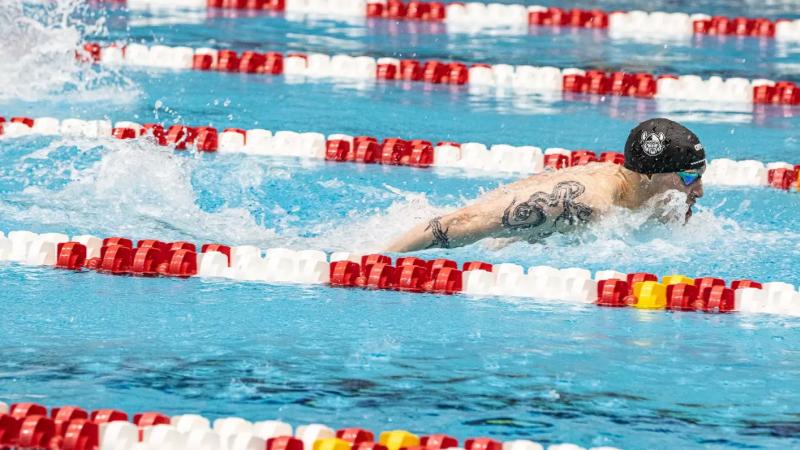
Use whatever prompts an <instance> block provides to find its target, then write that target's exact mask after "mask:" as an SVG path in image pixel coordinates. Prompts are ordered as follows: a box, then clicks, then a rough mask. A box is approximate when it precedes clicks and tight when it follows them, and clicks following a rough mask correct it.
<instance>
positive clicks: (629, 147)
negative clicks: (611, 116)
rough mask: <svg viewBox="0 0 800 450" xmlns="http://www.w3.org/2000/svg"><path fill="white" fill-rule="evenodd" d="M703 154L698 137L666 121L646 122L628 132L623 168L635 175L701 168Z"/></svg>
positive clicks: (704, 161)
mask: <svg viewBox="0 0 800 450" xmlns="http://www.w3.org/2000/svg"><path fill="white" fill-rule="evenodd" d="M705 163H706V152H705V150H704V149H703V144H701V143H700V139H698V138H697V135H695V134H694V133H692V132H691V131H689V129H688V128H686V127H684V126H683V125H681V124H679V123H677V122H673V121H671V120H669V119H661V118H659V119H650V120H645V121H644V122H642V123H640V124H639V125H637V126H636V128H634V129H633V130H631V134H630V135H628V141H627V142H626V143H625V167H626V168H628V169H630V170H632V171H634V172H638V173H643V174H652V173H669V172H680V171H683V170H692V169H700V168H702V167H703V166H704V165H705Z"/></svg>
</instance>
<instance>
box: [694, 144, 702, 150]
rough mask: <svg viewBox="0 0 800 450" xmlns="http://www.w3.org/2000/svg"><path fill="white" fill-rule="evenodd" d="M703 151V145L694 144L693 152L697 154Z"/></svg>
mask: <svg viewBox="0 0 800 450" xmlns="http://www.w3.org/2000/svg"><path fill="white" fill-rule="evenodd" d="M700 150H703V144H694V151H696V152H699V151H700Z"/></svg>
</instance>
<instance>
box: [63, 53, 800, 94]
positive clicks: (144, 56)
mask: <svg viewBox="0 0 800 450" xmlns="http://www.w3.org/2000/svg"><path fill="white" fill-rule="evenodd" d="M76 56H77V57H78V58H81V59H84V60H87V61H93V62H96V63H102V64H106V65H111V66H115V65H129V66H138V67H157V68H165V69H174V70H202V71H209V70H214V71H219V72H239V73H251V74H261V75H272V76H275V75H284V76H286V77H288V78H291V79H293V81H298V80H303V79H321V78H334V79H345V80H360V81H365V80H369V81H372V82H376V81H378V82H391V81H404V82H418V83H425V84H431V85H454V86H463V85H468V86H470V87H471V88H475V89H477V90H486V89H503V90H511V91H513V92H515V93H520V94H525V93H537V92H539V93H546V92H561V93H563V95H564V98H565V99H567V100H572V99H576V98H578V94H589V95H598V96H625V97H637V98H644V99H656V100H685V101H704V102H715V103H738V104H752V105H768V104H774V105H798V104H800V88H798V86H797V84H796V83H794V82H792V81H775V80H769V79H765V78H759V79H754V80H749V79H746V78H740V77H732V78H722V77H720V76H710V77H708V78H706V79H703V78H701V77H700V76H697V75H680V76H678V75H672V74H661V75H656V74H651V73H645V72H638V73H630V72H606V71H602V70H592V69H580V68H574V67H570V68H566V69H559V68H556V67H550V66H542V67H538V66H529V65H521V66H512V65H509V64H493V65H490V64H468V63H464V62H448V61H435V60H428V61H421V60H416V59H402V60H401V59H397V58H390V57H382V58H373V57H370V56H351V55H344V54H337V55H326V54H322V53H308V54H306V53H298V52H291V53H287V54H283V53H279V52H257V51H243V52H241V53H237V52H235V51H233V50H224V49H214V48H196V49H195V48H190V47H182V46H181V47H170V46H166V45H154V46H152V47H148V46H146V45H143V44H136V43H133V44H127V45H124V46H123V45H116V44H108V45H100V44H98V43H87V44H85V45H84V49H83V51H81V52H78V54H77V55H76Z"/></svg>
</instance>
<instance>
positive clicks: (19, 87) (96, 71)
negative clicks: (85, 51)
mask: <svg viewBox="0 0 800 450" xmlns="http://www.w3.org/2000/svg"><path fill="white" fill-rule="evenodd" d="M86 8H87V6H86V5H85V4H84V2H81V1H79V0H57V1H52V2H41V3H36V4H29V3H27V2H23V1H22V0H2V1H0V42H3V45H2V46H0V101H2V100H24V101H36V100H42V99H47V98H52V97H55V98H57V99H59V100H63V99H64V96H65V95H66V97H67V98H66V99H67V100H69V101H70V102H75V101H80V102H87V101H88V102H93V101H98V100H104V101H113V102H126V101H133V100H134V99H135V98H136V97H137V96H138V89H137V88H136V86H135V85H134V84H133V83H132V82H131V81H130V80H129V79H127V78H125V77H124V76H122V75H120V74H119V73H117V72H115V71H113V70H111V69H109V68H107V67H101V66H97V65H92V64H88V63H85V62H80V61H78V60H77V59H76V57H75V52H76V51H79V50H81V49H82V48H83V44H84V41H85V39H86V37H87V36H98V35H102V34H104V33H105V20H104V19H103V18H98V19H96V20H95V21H93V22H90V23H87V22H83V21H82V19H81V16H82V13H83V12H84V10H85V9H86Z"/></svg>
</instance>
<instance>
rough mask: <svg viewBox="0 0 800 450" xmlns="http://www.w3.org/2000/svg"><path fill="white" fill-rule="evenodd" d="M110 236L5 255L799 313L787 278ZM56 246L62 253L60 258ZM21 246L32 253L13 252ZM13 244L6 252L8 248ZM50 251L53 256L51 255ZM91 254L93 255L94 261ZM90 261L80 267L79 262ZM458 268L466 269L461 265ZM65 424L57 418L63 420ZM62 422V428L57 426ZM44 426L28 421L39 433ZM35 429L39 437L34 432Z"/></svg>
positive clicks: (290, 279)
mask: <svg viewBox="0 0 800 450" xmlns="http://www.w3.org/2000/svg"><path fill="white" fill-rule="evenodd" d="M132 242H133V241H132V240H131V239H127V238H121V237H110V238H106V239H104V240H101V239H99V238H96V237H93V236H75V237H73V239H72V240H69V238H68V237H67V236H66V235H62V234H55V233H48V234H43V235H36V234H35V233H30V232H26V231H14V232H11V233H9V235H8V237H4V236H2V235H0V260H9V261H17V262H21V263H24V264H27V265H40V266H41V265H44V266H53V267H55V268H59V269H66V270H96V271H98V272H100V273H106V274H110V275H129V276H146V277H153V276H165V277H176V278H188V277H194V276H199V277H203V278H219V277H222V278H230V279H235V280H248V281H263V282H268V283H301V284H328V285H330V286H333V287H342V288H362V289H366V290H374V289H378V290H394V291H400V292H411V293H432V294H448V295H452V294H459V293H465V294H469V295H481V296H486V295H489V296H502V297H528V298H543V299H548V300H563V301H569V302H577V303H585V304H586V303H594V304H597V305H599V306H608V307H628V306H630V307H634V308H638V309H656V310H657V309H667V310H673V311H701V312H706V313H727V312H733V311H747V312H768V313H776V314H799V315H800V293H798V292H797V291H796V289H795V287H794V286H792V285H790V284H786V283H780V282H771V283H760V282H757V281H753V280H748V279H739V280H733V281H732V282H730V283H728V282H726V281H725V280H724V279H721V278H717V277H709V276H704V277H694V278H692V277H687V276H685V275H676V274H673V275H667V276H663V277H660V278H659V277H658V276H657V275H656V274H652V273H646V272H637V273H630V274H624V273H620V272H616V271H599V272H597V273H595V275H594V276H592V273H591V272H590V271H588V270H585V269H581V268H567V269H556V268H553V267H549V266H536V267H531V268H529V269H528V270H527V271H525V269H524V268H523V267H522V266H519V265H516V264H508V263H503V264H490V263H486V262H483V261H469V262H465V263H464V264H462V265H459V264H458V263H457V262H456V261H453V260H450V259H446V258H438V259H433V260H425V259H421V258H419V257H416V256H401V257H398V258H397V259H393V258H392V257H391V256H389V255H384V254H368V255H358V254H350V253H334V254H332V255H330V257H329V256H328V255H326V254H325V253H323V252H318V251H313V250H304V251H293V250H289V249H282V248H273V249H268V250H267V251H266V252H265V253H264V252H262V251H261V250H260V249H258V248H256V247H251V246H238V247H230V246H224V245H221V244H204V245H202V246H201V248H202V250H203V251H202V252H201V253H200V254H198V253H195V251H194V250H195V249H196V246H195V245H194V244H192V243H189V242H182V241H179V242H173V243H167V242H163V241H159V240H140V241H139V242H138V246H137V247H135V248H133V246H132ZM56 248H58V249H59V250H58V257H57V258H56V250H55V249H56ZM15 249H23V250H25V249H27V251H26V252H24V253H21V254H20V253H17V252H15ZM9 250H10V251H9ZM50 255H52V256H50ZM85 255H89V257H88V259H87V258H85ZM81 261H85V264H83V265H81V264H80V262H81ZM459 267H460V269H459ZM37 408H38V406H37V405H34V404H25V405H20V406H18V407H16V408H15V409H14V411H13V412H12V415H14V417H16V418H18V419H19V418H23V417H28V416H38V415H43V414H44V411H42V410H41V409H37ZM59 414H60V415H59V416H58V417H54V420H57V423H56V427H57V428H58V429H59V430H61V429H63V422H64V421H65V420H67V419H70V418H85V417H84V414H82V413H81V412H80V411H78V410H73V409H66V410H63V411H59ZM98 414H99V417H94V416H93V417H91V420H93V421H101V420H107V421H112V420H121V419H122V417H121V416H119V415H118V414H117V413H116V412H114V411H100V412H98ZM58 421H60V422H58ZM134 421H135V422H137V423H138V422H140V421H144V422H147V423H150V422H152V423H153V424H157V423H160V422H159V421H163V418H161V417H159V416H152V415H143V416H141V417H134ZM59 423H60V424H59ZM40 426H45V425H40V424H38V422H37V423H36V424H32V425H30V427H33V429H36V430H38V429H39V428H37V427H40ZM34 434H35V433H34Z"/></svg>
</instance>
